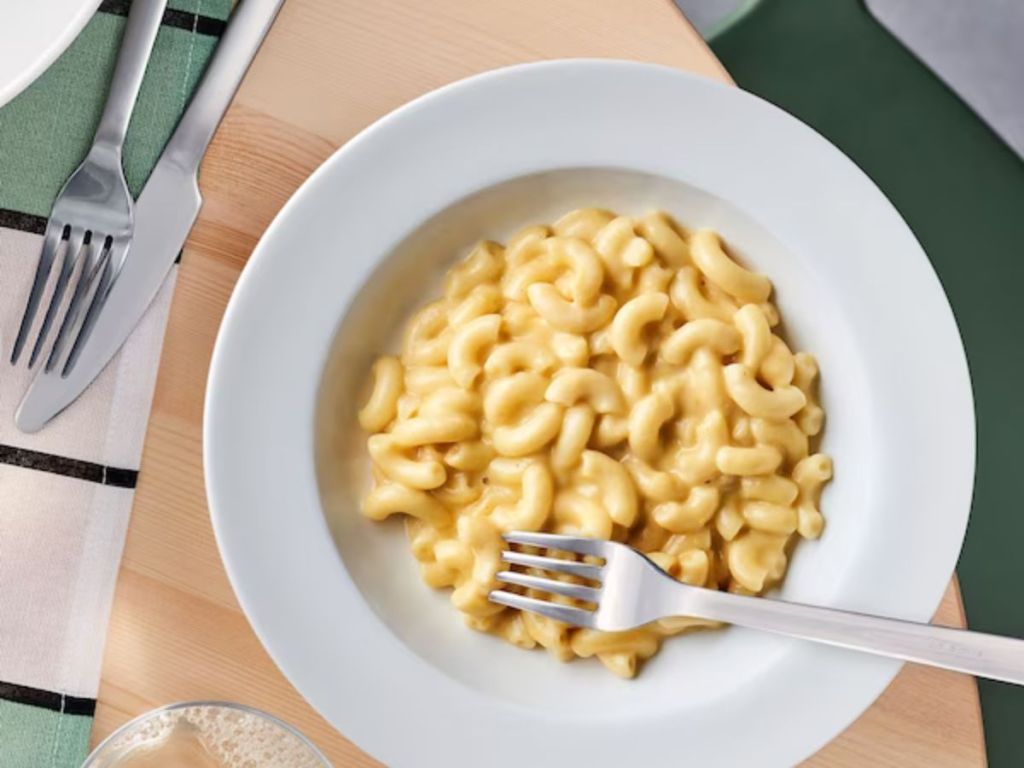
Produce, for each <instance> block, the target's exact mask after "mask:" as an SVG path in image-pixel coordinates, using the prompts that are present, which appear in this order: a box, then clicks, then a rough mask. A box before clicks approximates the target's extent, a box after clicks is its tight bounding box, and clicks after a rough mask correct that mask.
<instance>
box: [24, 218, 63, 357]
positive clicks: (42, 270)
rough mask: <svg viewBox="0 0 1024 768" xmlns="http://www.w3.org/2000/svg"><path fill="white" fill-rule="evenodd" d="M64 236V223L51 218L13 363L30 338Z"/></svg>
mask: <svg viewBox="0 0 1024 768" xmlns="http://www.w3.org/2000/svg"><path fill="white" fill-rule="evenodd" d="M63 236H64V224H63V223H61V222H58V221H57V220H56V219H52V218H51V219H50V221H49V222H48V223H47V225H46V232H45V234H44V235H43V247H42V250H41V251H40V252H39V263H38V264H37V265H36V276H35V277H34V278H33V279H32V289H31V290H30V291H29V294H28V301H27V302H26V303H25V312H24V314H23V315H22V316H21V325H20V326H19V327H18V336H17V338H16V339H15V340H14V348H13V349H12V350H11V364H12V365H13V364H14V363H17V362H18V358H19V357H20V356H21V350H22V349H23V348H24V346H25V340H26V339H27V338H28V332H29V330H30V329H31V328H32V321H33V320H35V319H36V312H37V311H38V309H39V301H40V299H42V297H43V290H44V289H45V288H46V282H47V280H48V279H49V277H50V270H51V268H52V267H53V258H54V256H56V255H57V247H58V246H59V245H60V241H61V238H62V237H63Z"/></svg>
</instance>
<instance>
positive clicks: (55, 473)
mask: <svg viewBox="0 0 1024 768" xmlns="http://www.w3.org/2000/svg"><path fill="white" fill-rule="evenodd" d="M129 7H130V0H105V1H104V2H103V3H102V4H101V5H100V8H99V12H98V13H97V14H96V15H95V16H94V17H93V19H92V20H91V21H90V22H89V24H88V25H87V26H86V27H85V29H84V30H83V32H82V34H81V35H80V36H79V37H78V39H77V40H76V41H75V42H74V43H73V44H72V45H71V47H70V48H69V49H68V50H67V51H66V52H65V53H64V55H63V56H61V58H60V59H59V60H57V61H56V62H55V63H54V64H53V66H52V67H50V69H49V70H48V71H47V72H46V73H45V74H43V75H42V77H40V78H39V80H38V81H36V82H35V83H34V84H33V85H31V86H30V87H29V88H28V89H27V90H26V91H24V92H23V93H22V94H21V95H19V96H18V97H17V98H16V99H14V100H13V101H12V102H11V103H9V104H7V105H6V106H4V107H2V108H0V360H2V362H0V767H2V768H76V767H77V766H79V765H80V764H81V762H82V760H83V759H84V757H85V755H86V752H87V749H88V743H89V733H90V729H91V726H92V715H93V712H94V709H95V705H96V692H97V686H98V684H99V677H100V666H101V662H102V657H103V646H104V641H105V638H106V630H107V621H108V617H109V614H110V606H111V602H112V599H113V591H114V583H115V579H116V576H117V569H118V566H119V563H120V560H121V552H122V548H123V545H124V537H125V531H126V529H127V525H128V516H129V513H130V510H131V505H132V496H133V489H134V488H135V483H136V479H137V474H138V472H137V470H138V466H139V459H140V457H141V453H142V442H143V437H144V435H145V430H146V422H147V420H148V417H149V410H150V405H151V401H152V396H153V386H154V383H155V380H156V371H157V365H158V362H159V359H160V347H161V344H162V341H163V335H164V326H165V323H166V319H167V311H168V308H169V305H170V298H171V293H172V291H173V287H174V278H175V275H176V268H175V271H174V272H172V274H171V276H170V279H169V280H168V281H167V284H166V285H165V286H164V289H163V290H162V291H161V293H160V295H159V296H158V298H157V299H156V301H155V302H154V304H153V306H152V307H150V310H149V312H148V313H147V314H146V316H145V317H144V318H143V320H142V322H141V323H140V325H139V326H138V328H137V329H136V330H135V332H134V333H133V335H132V336H131V338H130V339H129V340H128V342H127V343H126V344H125V346H124V348H123V349H122V350H121V352H120V353H119V354H118V356H117V357H115V358H114V360H113V361H112V362H111V364H110V365H109V366H108V367H107V369H106V370H105V371H104V372H103V373H102V374H101V375H100V376H99V378H98V379H97V380H96V382H95V383H94V384H93V385H92V387H90V388H89V390H88V391H87V392H86V393H85V394H84V395H83V396H82V397H81V398H80V399H79V400H78V401H77V402H76V403H74V404H73V405H72V406H71V407H70V408H69V409H68V410H67V411H65V412H64V413H63V414H61V415H60V416H58V417H57V419H55V420H54V421H53V422H52V423H51V424H50V425H48V426H47V427H46V428H45V429H43V430H42V431H41V432H40V433H38V434H35V435H26V434H22V433H21V432H20V431H19V430H18V429H17V428H16V427H15V426H14V422H13V412H14V408H15V407H16V405H17V403H18V401H19V400H20V398H21V395H22V394H23V393H24V391H25V389H26V387H27V385H28V383H29V380H30V378H31V374H30V373H29V372H28V371H26V370H25V369H24V363H23V364H22V365H20V366H19V367H17V368H12V367H10V366H9V365H7V363H6V358H7V356H8V355H9V354H10V348H11V344H12V342H13V338H14V333H15V332H16V330H17V326H18V322H19V320H20V315H21V312H22V309H23V307H24V302H25V297H26V295H27V292H28V286H29V283H30V281H31V278H32V275H33V273H34V271H35V267H36V262H37V259H38V257H39V249H40V244H41V241H42V233H43V231H44V229H45V226H46V218H47V216H48V215H49V212H50V207H51V206H52V204H53V200H54V198H55V197H56V195H57V192H58V191H59V189H60V187H61V185H62V184H63V183H64V180H65V179H66V178H67V177H68V176H69V175H70V174H71V172H72V171H73V170H74V169H75V167H76V166H77V165H78V163H79V162H81V159H82V157H83V156H84V155H85V152H86V150H87V149H88V146H89V143H90V142H91V140H92V135H93V131H94V130H95V127H96V122H97V121H98V119H99V115H100V111H101V110H102V107H103V102H104V99H105V97H106V92H107V87H108V84H109V81H110V76H111V74H112V72H113V68H114V62H115V60H116V57H117V52H118V47H119V43H120V40H121V35H122V33H123V30H124V25H125V19H126V16H127V13H128V9H129ZM230 8H231V0H170V4H169V8H168V10H167V12H166V13H165V15H164V20H163V25H162V27H161V30H160V34H159V36H158V37H157V41H156V45H155V48H154V50H153V56H152V59H151V60H150V63H149V68H148V69H147V72H146V78H145V81H144V83H143V86H142V91H141V94H140V96H139V101H138V103H137V105H136V108H135V112H134V114H133V118H132V123H131V127H130V129H129V131H128V139H127V143H126V147H125V158H124V165H125V172H126V175H127V177H128V183H129V186H130V187H131V189H132V191H133V193H134V194H136V195H137V194H138V192H139V191H140V189H141V188H142V185H143V184H144V183H145V180H146V177H147V176H148V175H149V172H150V170H151V169H152V167H153V164H154V163H155V162H156V160H157V158H158V157H159V155H160V152H161V151H162V149H163V146H164V143H165V142H166V141H167V138H168V137H169V136H170V133H171V131H172V130H173V129H174V126H175V124H176V122H177V120H178V118H179V117H180V115H181V113H182V112H183V110H184V108H185V106H186V104H187V103H188V100H189V97H190V95H191V93H192V89H193V88H194V87H195V85H196V83H197V82H198V80H199V77H200V76H201V74H202V71H203V69H204V67H205V66H206V62H207V60H208V59H209V57H210V55H211V53H212V52H213V49H214V48H215V47H216V45H217V40H218V38H219V36H220V35H221V33H222V32H223V30H224V26H225V19H227V17H228V15H229V13H230ZM2 15H3V11H2V9H0V24H2V23H3V19H2Z"/></svg>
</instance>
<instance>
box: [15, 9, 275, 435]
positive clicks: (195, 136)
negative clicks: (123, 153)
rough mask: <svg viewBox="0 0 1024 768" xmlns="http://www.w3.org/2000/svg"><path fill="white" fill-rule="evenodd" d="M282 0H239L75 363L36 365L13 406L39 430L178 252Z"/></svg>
mask: <svg viewBox="0 0 1024 768" xmlns="http://www.w3.org/2000/svg"><path fill="white" fill-rule="evenodd" d="M283 3H284V0H243V1H242V3H241V4H240V5H239V6H238V8H237V9H236V10H235V12H234V14H233V15H232V17H231V21H230V23H229V25H228V28H227V31H226V32H225V34H224V37H223V38H222V39H221V42H220V44H219V45H218V46H217V51H216V53H215V54H214V57H213V60H212V61H211V62H210V65H209V67H208V68H207V70H206V73H205V74H204V75H203V79H202V82H201V83H200V84H199V87H198V88H197V89H196V92H195V96H194V97H193V99H192V102H191V103H190V104H189V107H188V109H187V110H186V111H185V114H184V115H183V116H182V118H181V121H180V122H179V123H178V126H177V128H176V129H175V131H174V134H173V135H172V136H171V139H170V141H168V143H167V146H166V147H165V149H164V152H163V154H162V155H161V157H160V160H159V162H157V164H156V167H155V168H154V169H153V173H152V175H151V176H150V177H149V180H148V181H147V182H146V186H145V187H144V188H143V190H142V194H141V195H140V196H139V199H138V201H137V202H136V204H135V225H134V235H133V236H132V238H131V240H130V242H129V243H128V244H127V255H126V256H125V257H124V259H123V262H122V264H121V265H120V266H119V268H118V269H117V271H116V272H114V273H113V274H112V275H111V278H110V280H109V283H108V285H107V286H105V287H104V293H103V294H100V295H98V296H96V298H95V299H94V300H93V302H92V306H91V307H90V312H89V314H90V315H92V317H88V316H87V319H88V322H87V323H85V324H83V325H82V326H80V328H81V330H80V331H79V336H78V338H76V339H75V341H74V342H73V346H72V350H73V354H74V360H73V364H72V365H70V366H69V365H45V366H41V367H40V370H39V372H38V373H37V375H36V377H35V378H34V379H33V381H32V384H31V385H30V386H29V389H28V392H27V393H26V394H25V397H24V398H23V400H22V401H21V404H20V405H19V406H18V409H17V411H16V413H15V417H14V420H15V423H16V424H17V425H18V427H19V428H20V429H22V430H24V431H25V432H36V431H38V430H39V429H41V428H42V427H43V426H44V425H45V424H46V423H47V422H48V421H49V420H50V419H52V418H53V417H54V416H56V415H57V414H58V413H60V412H61V411H62V410H64V409H65V408H66V407H67V406H68V405H70V404H71V403H72V402H74V400H75V399H76V398H77V397H78V396H79V395H80V394H81V393H82V392H83V391H84V390H85V389H86V388H87V387H88V386H89V384H91V383H92V381H93V380H94V379H95V378H96V376H97V375H99V373H100V372H101V371H102V370H103V369H104V368H105V367H106V365H107V363H108V362H110V359H111V358H112V357H113V356H114V355H115V354H116V353H117V351H118V350H119V349H120V348H121V345H122V344H124V342H125V340H126V339H127V338H128V336H129V335H130V334H131V332H132V330H133V329H134V328H135V326H136V324H137V323H138V322H139V319H140V318H141V317H142V315H143V314H144V313H145V311H146V308H147V307H148V306H149V305H150V303H151V302H152V300H153V298H154V297H155V296H156V294H157V292H158V291H159V289H160V286H161V285H162V284H163V282H164V279H165V278H166V276H167V273H168V272H169V270H170V268H171V266H172V265H173V264H174V261H175V259H176V258H177V257H178V254H179V253H180V252H181V248H182V246H183V245H184V243H185V238H186V237H187V236H188V233H189V231H190V230H191V229H192V225H193V224H194V223H195V220H196V217H197V216H198V215H199V209H200V208H201V207H202V204H203V199H202V195H201V194H200V192H199V185H198V172H199V164H200V162H201V161H202V158H203V155H204V154H205V153H206V149H207V147H208V146H209V143H210V140H211V139H212V138H213V134H214V132H215V131H216V129H217V126H218V125H219V124H220V121H221V119H222V118H223V117H224V113H225V112H226V111H227V108H228V106H229V105H230V103H231V100H232V99H233V98H234V95H235V93H236V91H237V90H238V87H239V85H240V84H241V82H242V78H243V77H244V76H245V73H246V71H247V70H248V69H249V65H250V64H251V63H252V60H253V58H254V57H255V55H256V52H257V51H258V50H259V48H260V45H261V44H262V43H263V39H264V38H265V37H266V34H267V32H268V31H269V30H270V27H271V25H272V24H273V23H274V19H275V18H276V17H277V14H278V11H280V9H281V5H282V4H283Z"/></svg>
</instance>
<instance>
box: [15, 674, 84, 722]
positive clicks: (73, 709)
mask: <svg viewBox="0 0 1024 768" xmlns="http://www.w3.org/2000/svg"><path fill="white" fill-rule="evenodd" d="M0 699H3V700H4V701H14V702H17V703H18V704H27V705H29V706H30V707H39V708H40V709H52V710H53V711H54V712H60V713H62V714H65V715H87V716H88V717H92V716H93V715H94V714H96V699H85V698H81V697H79V696H64V695H62V694H60V693H54V692H53V691H44V690H42V689H41V688H30V687H29V686H27V685H15V684H14V683H5V682H3V681H2V680H0Z"/></svg>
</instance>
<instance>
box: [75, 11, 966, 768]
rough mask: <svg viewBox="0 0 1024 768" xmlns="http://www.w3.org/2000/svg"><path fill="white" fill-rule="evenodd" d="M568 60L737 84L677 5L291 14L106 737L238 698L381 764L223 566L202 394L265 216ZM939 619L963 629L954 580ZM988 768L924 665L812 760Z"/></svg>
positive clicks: (155, 454) (184, 369)
mask: <svg viewBox="0 0 1024 768" xmlns="http://www.w3.org/2000/svg"><path fill="white" fill-rule="evenodd" d="M574 56H599V57H615V58H630V59H642V60H646V61H653V62H658V63H662V64H667V65H670V66H675V67H678V68H681V69H686V70H690V71H692V72H697V73H700V74H703V75H705V76H708V77H713V78H717V79H720V80H723V81H728V74H727V73H726V72H725V70H724V69H723V68H722V66H721V65H720V64H719V62H718V61H717V60H716V59H715V58H714V56H713V55H712V54H711V53H710V51H709V50H708V49H707V47H706V46H705V45H704V43H703V42H702V41H701V40H700V38H699V37H698V36H697V34H696V33H695V32H694V31H693V30H692V28H691V27H690V26H689V25H688V24H687V23H686V22H685V20H684V19H683V18H682V17H681V16H680V15H679V14H678V12H677V11H676V10H675V9H674V7H672V6H671V4H670V3H669V2H668V0H518V1H516V2H513V1H509V2H498V1H497V0H487V1H486V2H481V1H480V0H433V2H429V3H423V2H420V0H375V2H364V0H289V2H287V3H286V4H285V7H284V10H283V12H282V14H281V17H280V19H279V21H278V22H277V25H276V26H275V28H274V30H273V31H272V32H271V35H270V37H269V39H268V41H267V43H266V45H265V46H264V48H263V51H262V52H261V54H260V56H259V58H258V59H257V60H256V62H255V64H254V65H253V68H252V70H251V72H250V74H249V76H248V78H247V80H246V82H245V84H244V86H243V87H242V90H241V92H240V93H239V96H238V98H237V100H236V102H235V104H234V106H233V107H232V109H231V111H230V112H229V113H228V116H227V119H226V120H225V122H224V124H223V125H222V127H221V130H220V132H219V133H218V135H217V138H216V140H215V141H214V143H213V145H212V147H211V149H210V152H209V155H208V156H207V158H206V161H205V163H204V165H203V170H202V178H201V183H202V187H203V191H204V195H205V199H206V205H205V207H204V208H203V212H202V215H201V217H200V219H199V223H198V224H197V226H196V228H195V229H194V230H193V232H192V236H191V237H190V239H189V242H188V246H187V247H186V253H185V258H184V261H183V264H182V268H181V272H180V276H179V282H178V287H177V292H176V295H175V298H174V305H173V308H172V311H171V318H170V324H169V327H168V331H167V338H166V343H165V347H164V353H163V361H162V364H161V369H160V377H159V381H158V384H157V390H156V397H155V401H154V404H153V414H152V420H151V422H150V427H149V433H148V437H147V440H146V448H145V454H144V457H143V462H142V473H141V479H140V483H139V487H138V491H137V495H136V501H135V508H134V512H133V515H132V521H131V527H130V529H129V532H128V540H127V544H126V548H125V554H124V562H123V566H122V568H121V572H120V577H119V580H118V585H117V595H116V599H115V604H114V610H113V616H112V621H111V626H110V630H109V637H108V642H107V651H106V660H105V664H104V670H103V680H102V684H101V687H100V696H99V703H98V707H97V713H96V727H95V729H94V732H93V739H94V740H99V739H102V738H103V737H104V736H105V735H107V734H108V733H109V732H110V731H111V730H112V729H113V728H116V727H117V726H118V725H120V724H121V723H123V722H124V721H125V720H127V719H128V718H131V717H134V716H135V715H137V714H140V713H141V712H143V711H145V710H147V709H150V708H152V707H155V706H158V705H160V704H165V703H168V702H172V701H179V700H185V699H229V700H234V701H239V702H244V703H246V704H251V705H254V706H257V707H260V708H263V709H266V710H269V711H270V712H273V713H275V714H277V715H279V716H281V717H283V718H284V719H286V720H288V721H289V722H292V723H294V724H295V725H297V726H298V727H299V728H300V729H302V730H303V731H304V732H305V733H307V734H308V735H309V736H310V737H311V738H312V739H313V740H314V741H315V742H316V743H317V744H318V745H319V746H320V747H321V748H322V749H323V750H324V752H325V753H326V754H327V755H328V756H329V757H330V759H331V760H332V761H333V762H334V763H335V765H337V766H370V765H376V764H377V763H375V761H374V760H373V759H372V758H370V757H368V756H367V755H365V754H364V753H363V752H361V751H360V750H359V748H358V747H356V746H355V745H353V744H352V743H350V742H349V741H347V740H346V739H345V738H344V736H343V735H342V734H339V733H338V732H337V731H335V730H334V729H333V728H332V727H331V726H329V725H328V724H327V723H326V722H325V721H324V720H323V719H322V718H320V717H319V716H318V715H317V714H316V713H315V712H314V711H313V710H312V709H311V708H310V707H309V706H308V705H307V704H306V703H305V702H304V701H303V700H302V698H301V697H300V696H299V695H298V693H297V692H296V691H295V690H294V689H293V688H292V687H291V686H290V685H289V684H288V682H287V681H285V680H284V678H283V677H282V676H281V674H280V673H279V672H278V671H277V669H276V667H275V666H274V665H273V663H272V662H271V661H270V659H269V658H268V656H267V655H266V653H265V651H264V650H263V648H262V647H261V646H260V644H259V641H258V640H257V639H256V637H255V635H254V634H253V632H252V630H251V629H250V627H249V624H248V622H247V621H246V619H245V617H244V616H243V615H242V613H241V612H240V610H239V607H238V604H237V603H236V601H235V597H234V594H233V593H232V590H231V587H230V585H229V584H228V581H227V578H226V576H225V574H224V570H223V567H222V566H221V563H220V559H219V557H218V554H217V549H216V545H215V543H214V539H213V533H212V530H211V528H210V522H209V517H208V512H207V507H206V497H205V492H204V487H203V472H202V408H203V397H204V389H205V383H206V374H207V369H208V365H209V360H210V354H211V351H212V349H213V343H214V338H215V335H216V332H217V327H218V325H219V323H220V319H221V316H222V314H223V311H224V307H225V305H226V303H227V300H228V297H229V295H230V293H231V290H232V288H233V286H234V284H235V281H236V280H237V278H238V275H239V272H240V271H241V269H242V267H243V266H244V265H245V261H246V259H247V258H248V256H249V254H250V252H251V251H252V248H253V246H254V245H255V244H256V241H257V240H258V238H259V237H260V235H261V234H262V232H263V230H264V229H265V228H266V226H267V224H269V222H270V220H271V218H272V217H273V216H274V214H275V213H276V212H277V211H278V210H279V209H280V208H281V206H282V205H283V204H284V202H285V200H286V199H287V198H288V196H289V195H290V194H291V193H292V192H293V191H294V190H295V189H296V188H297V187H298V186H299V184H300V183H301V182H302V181H303V180H304V179H305V178H306V177H307V176H308V175H309V174H310V172H312V171H313V169H314V168H316V166H317V165H319V164H320V163H321V162H322V161H323V160H324V159H325V158H326V157H327V156H328V155H329V154H330V153H331V152H332V151H333V150H334V149H336V148H337V147H338V146H340V145H341V144H343V143H344V142H345V141H346V140H347V139H349V138H350V137H351V136H353V135H354V134H355V133H357V132H358V131H359V130H360V129H362V128H363V127H365V126H366V125H368V124H369V123H370V122H372V121H373V120H374V119H376V118H378V117H380V116H381V115H383V114H385V113H386V112H388V111H389V110H391V109H393V108H394V107H397V106H398V105H400V104H402V103H403V102H405V101H407V100H409V99H411V98H413V97H415V96H418V95H420V94H422V93H424V92H426V91H428V90H430V89H432V88H435V87H437V86H440V85H443V84H445V83H448V82H451V81H452V80H456V79H458V78H461V77H464V76H467V75H471V74H474V73H477V72H480V71H483V70H486V69H492V68H494V67H498V66H502V65H506V64H512V63H516V62H522V61H530V60H537V59H546V58H562V57H574ZM296 258H301V254H297V255H296ZM936 619H937V621H938V622H940V623H944V624H952V625H962V623H963V614H962V611H961V608H960V603H959V597H958V593H957V592H956V589H955V585H951V587H950V590H949V591H948V592H947V594H946V597H945V599H944V601H943V604H942V607H941V608H940V610H939V612H938V614H937V616H936ZM428 764H429V761H426V760H425V761H424V765H428ZM984 764H985V758H984V748H983V744H982V732H981V721H980V715H979V709H978V699H977V690H976V687H975V684H974V681H973V680H972V679H971V678H968V677H965V676H962V675H956V674H953V673H947V672H941V671H936V670H926V669H922V668H907V669H905V670H904V671H903V672H902V673H901V674H900V675H899V676H898V677H897V678H896V680H895V681H894V682H893V684H892V685H891V686H890V687H889V689H888V690H887V691H886V692H885V693H884V694H883V695H882V696H881V698H879V700H878V701H877V702H876V703H875V705H874V706H873V707H872V708H871V709H870V710H868V711H867V712H866V713H865V714H864V715H863V716H862V717H861V718H860V719H859V720H857V721H856V722H855V723H854V724H853V725H852V726H851V727H850V728H849V729H848V730H847V731H846V732H845V733H843V734H842V735H841V736H840V737H838V738H837V739H836V740H834V741H833V742H832V743H831V744H829V745H828V746H826V747H825V748H824V749H823V750H822V751H821V752H819V753H818V754H817V755H815V756H814V757H813V758H812V759H811V760H810V761H809V762H808V765H812V766H819V767H827V768H839V767H841V766H842V767H844V768H845V767H846V766H867V765H871V766H900V767H901V768H914V767H915V766H922V767H923V766H928V767H929V768H935V767H944V766H947V767H950V768H952V767H954V766H955V767H957V768H961V767H967V766H970V767H971V768H975V767H976V766H981V765H984Z"/></svg>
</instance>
